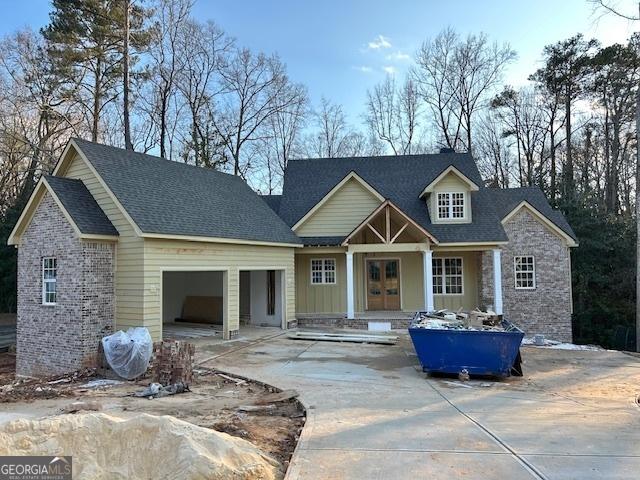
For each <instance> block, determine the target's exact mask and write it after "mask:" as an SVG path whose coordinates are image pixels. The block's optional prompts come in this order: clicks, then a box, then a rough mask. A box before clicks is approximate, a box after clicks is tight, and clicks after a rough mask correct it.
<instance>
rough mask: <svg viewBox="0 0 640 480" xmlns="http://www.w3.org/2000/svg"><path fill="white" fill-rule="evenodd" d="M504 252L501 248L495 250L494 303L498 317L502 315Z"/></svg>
mask: <svg viewBox="0 0 640 480" xmlns="http://www.w3.org/2000/svg"><path fill="white" fill-rule="evenodd" d="M501 253H502V251H501V250H500V249H499V248H495V249H494V250H493V303H494V306H493V307H494V309H495V311H496V314H497V315H502V262H501V260H500V256H501Z"/></svg>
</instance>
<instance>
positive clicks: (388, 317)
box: [297, 312, 413, 330]
mask: <svg viewBox="0 0 640 480" xmlns="http://www.w3.org/2000/svg"><path fill="white" fill-rule="evenodd" d="M356 317H357V318H354V319H351V320H349V319H347V318H346V317H344V316H341V317H338V316H326V315H317V316H307V315H304V316H298V317H297V320H298V327H299V328H305V327H315V328H355V329H358V330H368V329H369V323H390V324H391V329H392V330H399V329H406V328H408V327H409V324H410V323H411V320H412V319H413V313H407V312H384V314H383V315H373V314H371V313H365V314H360V315H356Z"/></svg>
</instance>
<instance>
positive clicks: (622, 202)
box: [0, 0, 640, 345]
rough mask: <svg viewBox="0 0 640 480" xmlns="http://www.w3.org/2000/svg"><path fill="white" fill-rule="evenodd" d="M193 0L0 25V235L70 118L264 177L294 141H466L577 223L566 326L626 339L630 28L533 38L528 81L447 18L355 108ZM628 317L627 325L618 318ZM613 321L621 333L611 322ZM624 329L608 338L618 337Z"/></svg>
mask: <svg viewBox="0 0 640 480" xmlns="http://www.w3.org/2000/svg"><path fill="white" fill-rule="evenodd" d="M192 6H193V5H192V0H145V1H143V0H53V2H52V11H51V12H50V21H49V24H48V25H47V26H45V27H44V28H43V29H41V30H40V31H38V32H36V31H32V30H29V29H26V30H21V31H18V32H15V33H14V34H11V35H8V36H6V37H4V38H2V39H1V40H0V220H1V224H0V241H2V243H3V245H4V244H5V243H6V238H7V236H8V233H9V232H10V230H11V228H12V227H13V224H14V223H15V221H16V220H17V215H18V214H19V212H20V210H21V208H22V206H24V204H25V202H26V200H27V198H28V196H29V194H30V192H31V191H32V190H33V187H34V185H35V183H36V181H37V179H38V178H39V176H40V175H41V174H43V173H48V172H50V171H51V170H52V168H53V166H54V164H55V162H56V161H57V159H58V157H59V155H60V153H61V150H62V148H64V145H65V144H66V142H67V140H68V139H69V138H70V137H71V136H78V137H83V138H88V139H92V140H94V141H99V142H102V143H106V144H111V145H116V146H121V147H123V148H127V149H132V150H136V151H140V152H150V153H154V154H159V155H160V156H162V157H165V158H167V159H170V160H173V161H178V162H184V163H189V164H193V165H197V166H201V167H204V168H213V169H218V170H223V171H227V172H229V173H232V174H234V175H239V176H241V177H243V178H244V179H245V180H246V181H247V182H248V183H249V184H250V185H251V186H252V187H253V188H255V189H256V190H257V191H259V192H261V193H274V192H277V191H279V189H280V188H281V185H282V178H283V174H284V170H285V168H286V165H287V162H288V161H289V160H290V159H292V158H301V157H349V156H358V155H381V154H392V155H402V154H414V153H432V152H434V151H437V149H438V148H439V147H448V148H453V149H455V150H456V151H461V152H470V153H472V154H473V155H474V157H475V158H476V159H477V161H478V164H479V167H480V169H481V173H482V174H483V177H484V178H485V180H486V182H487V185H488V186H493V187H502V188H509V187H520V186H538V187H540V188H541V189H542V190H543V191H544V192H545V193H546V195H547V196H548V198H549V199H550V201H551V202H552V204H553V205H554V206H555V207H558V208H560V209H562V210H563V212H564V213H565V214H566V215H567V216H568V218H569V220H570V223H571V224H572V225H573V227H574V229H575V230H576V232H577V233H578V236H579V239H580V247H579V248H578V249H577V250H576V251H574V252H573V266H574V268H573V275H574V278H573V281H574V308H575V315H574V317H575V325H574V326H575V328H574V332H575V333H576V334H577V337H578V339H579V340H584V341H597V342H599V343H604V344H609V345H612V344H613V343H615V342H618V343H620V342H627V343H629V342H631V341H632V338H631V337H632V333H630V331H629V327H630V325H632V324H633V319H634V318H635V316H634V315H635V314H634V306H633V302H634V300H635V292H634V288H633V279H634V269H633V267H634V262H635V253H634V252H635V248H634V246H635V241H636V240H635V232H634V227H633V225H634V224H633V218H635V217H634V215H635V192H636V183H635V181H636V161H635V155H636V151H637V143H636V130H635V123H634V119H635V113H636V93H637V88H638V87H637V84H638V80H639V75H640V56H639V53H638V52H639V51H640V37H638V36H633V37H632V38H630V39H629V41H628V42H627V43H625V44H615V45H611V46H606V47H603V46H601V45H600V44H599V43H598V42H597V41H595V40H592V39H586V38H584V37H583V36H582V35H580V34H578V35H576V36H574V37H571V38H568V39H565V40H561V41H559V42H557V43H555V44H552V45H548V46H546V47H545V48H544V49H543V51H542V52H541V60H542V61H541V64H540V65H541V66H540V68H538V69H537V70H533V71H531V75H530V77H529V81H528V82H527V83H526V85H521V86H511V85H506V84H505V83H504V73H505V71H506V69H507V68H508V67H509V65H510V64H512V63H513V62H514V61H515V60H516V58H517V54H516V52H515V51H514V50H513V49H512V48H511V47H510V46H509V45H508V44H498V43H497V42H494V41H491V39H490V38H489V37H488V36H487V35H486V34H482V33H479V34H469V35H464V36H463V35H460V34H459V33H457V32H456V31H455V30H453V29H451V28H447V29H444V30H442V31H441V32H440V33H439V34H438V35H436V36H435V37H433V38H431V39H428V40H426V41H425V42H424V43H423V44H422V45H420V46H419V48H417V50H416V52H415V54H414V57H413V62H412V66H411V68H410V69H409V70H408V71H407V72H406V74H405V75H402V76H401V75H389V76H387V77H386V78H385V79H384V80H382V81H381V82H380V83H379V84H377V85H375V86H374V87H373V88H372V89H370V90H369V91H368V92H367V95H366V102H365V104H364V105H363V114H362V117H361V118H362V121H361V122H360V124H358V125H354V124H352V123H350V122H349V121H348V120H347V115H346V114H345V111H344V109H343V107H342V106H341V105H339V104H337V103H335V102H332V101H331V100H330V99H326V98H321V99H319V100H317V101H316V102H312V100H311V98H310V95H309V93H308V91H307V89H306V87H305V86H304V85H303V84H301V83H299V82H296V81H295V80H294V79H291V78H290V77H289V75H288V73H287V69H286V65H285V64H284V63H283V62H282V60H281V59H280V58H279V57H278V56H277V55H275V54H266V53H263V52H258V51H253V50H251V49H249V48H246V47H244V46H242V43H241V41H240V40H238V39H235V38H233V37H232V36H230V35H229V34H228V33H226V32H225V31H224V30H223V29H222V28H221V27H220V26H219V25H217V24H215V23H214V22H212V21H206V22H203V21H199V20H196V19H194V18H193V15H192V11H191V10H192ZM0 269H1V272H2V274H1V277H0V310H8V311H12V310H14V309H15V252H14V251H13V249H10V248H7V247H4V246H0ZM630 335H631V336H630ZM623 337H624V338H623ZM621 339H622V340H621Z"/></svg>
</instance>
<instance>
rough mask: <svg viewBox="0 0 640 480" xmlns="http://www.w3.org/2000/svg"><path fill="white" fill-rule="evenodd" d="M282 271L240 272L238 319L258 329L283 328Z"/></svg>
mask: <svg viewBox="0 0 640 480" xmlns="http://www.w3.org/2000/svg"><path fill="white" fill-rule="evenodd" d="M284 276H285V275H284V270H245V271H241V272H240V318H241V319H242V320H243V323H245V324H248V325H252V326H258V327H279V328H283V319H284V311H283V307H284V304H285V302H284Z"/></svg>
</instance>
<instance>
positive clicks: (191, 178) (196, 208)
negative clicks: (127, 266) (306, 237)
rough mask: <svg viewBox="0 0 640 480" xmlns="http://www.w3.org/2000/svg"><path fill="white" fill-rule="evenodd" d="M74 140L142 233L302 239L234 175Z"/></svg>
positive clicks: (281, 239) (232, 237)
mask: <svg viewBox="0 0 640 480" xmlns="http://www.w3.org/2000/svg"><path fill="white" fill-rule="evenodd" d="M74 141H75V142H76V144H77V145H78V146H79V147H80V149H81V150H82V152H83V153H84V154H85V155H86V157H87V159H88V160H89V162H91V164H92V165H93V167H94V168H95V169H96V171H97V172H98V174H99V175H100V176H101V177H102V179H103V180H104V181H105V183H106V184H107V185H108V186H109V189H110V190H111V191H112V192H113V194H114V195H115V196H116V198H117V199H118V201H119V202H120V203H121V204H122V206H123V207H124V208H125V210H126V211H127V213H128V214H129V215H130V216H131V218H132V219H133V221H134V222H135V223H136V224H137V225H138V227H139V228H140V229H141V230H142V231H143V232H144V233H159V234H165V235H187V236H203V237H218V238H228V239H238V240H251V241H262V242H275V243H296V244H299V243H301V242H300V240H299V239H298V237H297V236H296V235H295V234H294V233H293V232H292V231H291V229H290V228H289V227H288V226H287V225H286V224H285V223H284V222H283V221H282V219H281V218H280V217H278V215H277V214H276V213H275V212H274V211H273V210H272V209H271V208H269V207H268V206H267V204H266V203H265V202H264V201H263V200H262V199H260V197H259V196H258V195H256V194H255V192H254V191H253V190H251V188H250V187H249V186H248V185H247V184H246V183H245V182H244V181H243V180H242V179H241V178H239V177H236V176H233V175H229V174H226V173H222V172H217V171H215V170H208V169H204V168H199V167H194V166H190V165H185V164H183V163H178V162H173V161H170V160H166V159H164V158H160V157H154V156H152V155H146V154H143V153H137V152H132V151H128V150H123V149H120V148H116V147H110V146H106V145H101V144H98V143H93V142H89V141H86V140H80V139H74Z"/></svg>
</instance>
